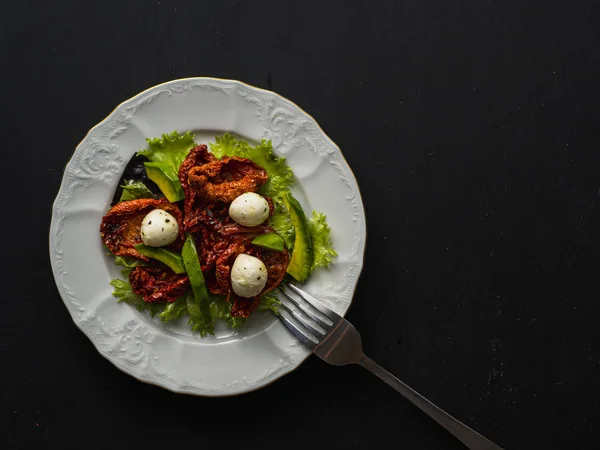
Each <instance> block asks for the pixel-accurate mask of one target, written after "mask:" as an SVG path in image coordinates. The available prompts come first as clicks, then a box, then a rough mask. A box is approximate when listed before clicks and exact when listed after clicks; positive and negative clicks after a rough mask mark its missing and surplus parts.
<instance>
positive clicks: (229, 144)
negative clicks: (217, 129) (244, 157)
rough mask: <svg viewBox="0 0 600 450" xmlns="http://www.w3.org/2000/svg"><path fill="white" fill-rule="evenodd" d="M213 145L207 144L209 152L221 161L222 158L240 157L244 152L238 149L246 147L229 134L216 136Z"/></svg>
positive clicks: (245, 143) (245, 144)
mask: <svg viewBox="0 0 600 450" xmlns="http://www.w3.org/2000/svg"><path fill="white" fill-rule="evenodd" d="M215 141H216V142H215V143H214V144H208V145H209V147H210V151H211V153H212V154H213V155H215V157H216V158H219V159H221V158H222V157H223V156H241V155H240V153H242V152H243V151H244V150H243V149H242V148H240V147H242V146H243V147H245V146H247V145H248V143H247V142H244V141H242V140H240V139H236V138H234V137H233V136H232V135H231V134H229V133H225V134H224V135H223V136H216V137H215Z"/></svg>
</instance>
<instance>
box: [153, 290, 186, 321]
mask: <svg viewBox="0 0 600 450" xmlns="http://www.w3.org/2000/svg"><path fill="white" fill-rule="evenodd" d="M185 314H187V299H186V296H185V295H184V296H183V297H179V298H178V299H177V300H175V301H174V302H173V303H169V304H168V305H167V306H165V309H164V310H163V312H161V313H160V314H159V315H158V317H160V320H162V321H163V322H169V321H171V320H176V319H179V318H180V317H182V316H184V315H185Z"/></svg>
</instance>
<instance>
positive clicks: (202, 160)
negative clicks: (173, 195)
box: [178, 145, 217, 231]
mask: <svg viewBox="0 0 600 450" xmlns="http://www.w3.org/2000/svg"><path fill="white" fill-rule="evenodd" d="M213 161H217V158H215V156H214V155H213V154H212V153H210V152H209V151H208V147H207V146H206V145H198V146H196V147H194V148H193V149H191V150H190V152H189V153H188V155H187V157H186V158H185V160H184V161H183V163H182V164H181V166H180V167H179V173H178V177H179V183H180V184H181V187H182V188H183V192H184V194H185V200H184V208H183V210H184V226H185V229H186V231H187V229H188V224H189V223H190V222H192V221H193V220H194V218H195V217H196V216H197V215H198V214H201V213H203V212H205V210H206V208H207V206H208V205H207V204H206V201H205V200H204V199H202V197H198V192H197V191H196V190H195V189H192V188H190V186H189V184H188V173H189V171H190V170H191V169H192V168H193V167H196V166H203V165H204V164H207V163H210V162H213Z"/></svg>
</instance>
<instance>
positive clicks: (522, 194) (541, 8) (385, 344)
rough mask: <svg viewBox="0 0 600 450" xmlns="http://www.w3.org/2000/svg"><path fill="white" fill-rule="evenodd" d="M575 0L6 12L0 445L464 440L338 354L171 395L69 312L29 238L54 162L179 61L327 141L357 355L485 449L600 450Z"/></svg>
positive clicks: (386, 444)
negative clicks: (138, 374)
mask: <svg viewBox="0 0 600 450" xmlns="http://www.w3.org/2000/svg"><path fill="white" fill-rule="evenodd" d="M534 3H537V4H536V5H534ZM594 3H596V4H597V2H591V1H572V2H566V1H565V2H561V1H544V2H541V1H540V2H524V1H521V0H520V1H508V0H507V1H492V0H477V1H448V0H438V1H431V0H406V1H380V2H375V1H363V2H358V1H357V2H350V1H344V2H342V1H335V2H334V1H330V2H327V1H321V2H319V1H269V2H267V1H263V2H250V1H213V2H200V1H191V0H188V1H168V0H161V1H154V2H148V1H127V2H121V1H114V0H113V1H102V2H99V1H98V2H81V1H77V2H76V1H69V2H65V1H63V2H60V1H58V2H46V1H28V0H18V1H10V2H3V5H2V7H1V11H0V81H1V86H2V90H1V92H0V97H1V100H0V130H1V133H2V137H1V141H0V142H1V143H2V157H3V163H2V167H3V170H2V172H3V173H2V179H3V186H4V189H5V192H4V195H3V201H2V203H1V204H2V206H1V208H2V209H1V210H2V213H3V214H2V222H1V223H2V225H1V226H2V233H1V234H0V244H1V248H2V250H3V254H4V257H5V260H4V262H3V268H2V271H0V281H1V283H0V286H2V291H3V295H2V302H1V303H2V313H1V314H0V337H1V339H0V357H1V361H2V362H1V363H0V366H1V367H2V368H1V370H0V389H1V391H0V448H2V449H21V448H26V449H38V448H65V449H88V448H89V449H107V448H134V447H135V448H163V447H164V448H200V446H202V448H221V447H222V446H223V445H225V446H227V447H232V448H233V447H235V448H250V447H254V446H257V445H261V447H265V448H288V449H307V448H326V447H327V448H364V447H367V446H374V447H376V448H379V447H381V448H403V449H440V448H448V449H454V448H456V449H458V448H461V447H460V445H459V444H457V443H456V442H455V441H454V440H453V439H452V438H450V437H449V436H448V435H447V434H446V433H445V432H444V431H442V430H441V429H440V428H439V427H438V426H437V425H436V424H435V423H434V422H432V421H431V420H430V419H429V418H427V417H426V416H425V415H423V414H422V413H420V412H419V411H417V410H416V409H415V408H414V407H412V406H411V405H410V404H409V403H408V402H406V401H405V400H404V399H403V398H402V397H401V396H400V395H397V394H395V393H394V392H393V391H392V390H390V389H389V388H388V387H387V386H386V385H385V384H383V383H382V382H380V381H379V380H377V379H376V378H375V377H373V376H372V375H370V374H369V373H367V372H366V371H364V370H363V369H361V368H358V367H346V368H333V367H330V366H327V365H326V364H325V363H322V362H321V361H320V360H317V359H316V358H310V359H309V360H308V361H307V362H306V363H305V364H303V365H302V366H301V367H300V368H299V369H298V370H297V371H296V372H294V373H293V374H291V375H288V376H286V377H284V378H282V379H281V380H279V381H277V382H276V383H274V384H273V385H272V386H269V387H268V388H266V389H263V390H261V391H258V392H254V393H251V394H247V395H244V396H241V397H236V398H225V399H206V398H197V397H192V396H183V395H175V394H172V393H170V392H168V391H166V390H163V389H160V388H157V387H154V386H151V385H146V384H143V383H140V382H138V381H136V380H135V379H133V378H131V377H129V376H127V375H125V374H123V373H122V372H120V371H119V370H118V369H116V368H115V367H113V366H112V365H111V364H110V363H108V362H107V361H106V360H105V359H104V358H103V357H101V356H100V355H99V354H98V353H97V352H96V351H95V350H94V348H93V346H92V344H91V343H90V342H89V340H88V339H87V338H86V337H85V336H84V335H83V333H81V332H80V331H79V330H78V329H77V327H76V326H75V325H74V324H73V323H72V321H71V318H70V316H69V314H68V313H67V310H66V308H65V307H64V306H63V304H62V300H61V299H60V297H59V295H58V293H57V290H56V288H55V285H54V280H53V278H52V274H51V271H50V266H49V257H48V251H47V246H48V244H47V242H48V241H47V239H48V238H47V236H48V231H47V230H48V226H49V222H50V213H51V202H52V201H53V199H54V196H55V194H56V191H57V189H58V186H59V182H60V179H61V176H62V169H63V167H64V164H65V162H66V161H67V159H68V158H69V156H70V155H71V152H72V151H73V149H74V148H75V146H76V145H77V144H78V143H79V141H80V140H81V139H82V138H83V136H84V135H85V134H86V132H87V131H88V130H89V128H91V127H92V126H93V125H95V124H96V123H98V122H99V121H100V120H102V119H103V118H104V117H105V116H106V115H107V114H108V113H110V112H111V111H112V109H113V108H114V107H115V106H116V105H117V104H119V103H120V102H121V101H123V100H125V99H127V98H129V97H131V96H132V95H134V94H136V93H138V92H140V91H142V90H144V89H146V88H148V87H150V86H152V85H155V84H157V83H160V82H163V81H166V80H170V79H174V78H180V77H188V76H215V77H222V78H232V79H239V80H241V81H244V82H247V83H249V84H251V85H255V86H258V87H262V88H267V87H270V88H271V89H272V90H274V91H275V92H278V93H279V94H281V95H283V96H285V97H287V98H289V99H291V100H292V101H294V102H296V103H298V104H299V105H300V106H301V107H303V108H304V109H305V110H306V111H308V112H309V113H310V114H311V115H313V116H314V117H315V118H316V120H317V121H318V122H319V124H320V125H321V126H322V128H323V129H324V130H325V132H326V133H327V134H328V135H329V136H330V137H331V138H332V139H333V140H334V141H335V142H336V143H337V144H338V145H339V146H340V148H341V149H342V150H343V152H344V155H345V156H346V158H347V160H348V163H349V164H350V166H351V167H352V169H353V170H354V173H355V175H356V178H357V179H358V182H359V184H360V186H361V189H362V196H363V201H364V203H365V208H366V214H367V220H368V233H369V242H368V246H367V250H366V259H365V268H364V272H363V275H362V278H361V280H360V283H359V286H358V290H357V293H356V297H355V301H354V304H353V306H352V308H351V309H350V311H349V314H348V317H349V319H350V320H351V321H352V322H353V323H354V324H355V325H356V326H357V328H358V329H359V330H360V331H361V333H362V336H363V340H364V346H365V350H366V351H367V353H368V354H370V355H371V356H372V357H373V359H375V360H376V361H378V362H380V363H381V364H382V365H384V366H385V367H387V368H388V369H390V370H391V371H392V372H393V373H395V374H397V375H398V376H399V377H400V378H402V379H403V380H405V381H406V382H407V383H408V384H410V385H411V386H413V387H414V388H415V389H417V390H418V391H420V392H421V393H423V394H424V395H425V396H427V397H428V398H430V399H431V400H432V401H434V402H435V403H437V404H438V405H439V406H441V407H443V408H444V409H446V410H447V411H449V412H450V413H452V414H454V415H455V416H457V417H458V418H459V419H461V420H463V421H464V422H465V423H467V424H468V425H470V426H472V427H473V428H475V429H477V430H478V431H480V432H481V433H483V434H484V435H486V436H488V437H489V438H491V439H492V440H494V441H496V442H498V443H499V444H501V445H502V446H504V447H505V448H506V449H531V448H553V449H566V448H568V449H579V448H591V447H597V444H594V443H592V442H594V441H590V444H589V445H585V443H586V442H588V440H591V439H592V438H594V437H597V435H598V432H599V431H600V429H599V425H598V421H599V419H600V410H599V404H600V401H599V400H600V399H599V395H600V365H599V360H600V346H599V343H600V331H599V330H600V326H599V319H598V315H599V313H600V306H599V305H600V298H599V297H600V289H599V287H598V284H597V280H598V278H599V274H600V264H599V261H598V258H599V250H600V249H599V247H600V237H598V234H597V233H598V231H599V230H600V228H599V226H600V205H598V204H597V203H598V201H599V200H600V178H599V176H598V174H599V169H600V167H599V165H600V151H599V150H600V133H599V132H598V129H597V127H598V123H599V120H600V86H599V79H598V77H599V76H600V72H599V69H600V64H599V59H600V58H599V54H598V51H599V48H600V46H599V40H598V32H599V31H598V19H599V18H600V16H599V12H600V11H599V10H598V6H596V5H594ZM390 210H394V211H397V212H398V215H399V217H400V219H394V220H393V219H392V218H391V216H390V215H389V213H388V212H389V211H390ZM590 446H591V447H590Z"/></svg>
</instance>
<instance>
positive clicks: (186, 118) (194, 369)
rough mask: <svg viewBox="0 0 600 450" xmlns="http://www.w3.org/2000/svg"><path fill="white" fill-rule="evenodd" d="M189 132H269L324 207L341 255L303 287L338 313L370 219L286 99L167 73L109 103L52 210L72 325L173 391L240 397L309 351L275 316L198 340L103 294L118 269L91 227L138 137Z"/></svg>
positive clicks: (305, 119) (140, 143) (55, 251)
mask: <svg viewBox="0 0 600 450" xmlns="http://www.w3.org/2000/svg"><path fill="white" fill-rule="evenodd" d="M175 129H177V130H179V131H182V132H183V131H188V130H190V131H192V132H194V133H195V134H196V142H198V143H208V142H214V137H215V135H218V134H222V133H224V132H226V131H229V132H232V133H234V134H236V135H238V136H240V137H242V138H244V139H246V140H248V141H250V142H259V141H260V140H261V139H262V138H266V139H271V140H272V142H273V147H274V149H275V151H276V153H278V154H279V155H283V156H285V157H286V158H287V160H288V163H289V165H290V166H291V168H292V169H293V171H294V174H295V175H296V177H297V179H298V183H297V184H296V186H295V188H294V189H293V192H294V195H295V196H296V197H297V198H298V199H299V200H300V202H301V203H302V206H303V208H304V210H305V211H306V212H310V211H311V210H313V209H315V210H317V211H323V212H325V213H326V215H327V218H328V222H329V225H330V226H331V229H332V240H333V242H334V246H335V249H336V250H337V252H338V254H339V256H338V258H337V260H336V262H335V264H334V265H333V266H332V268H331V269H330V270H320V271H316V272H315V273H314V274H313V275H312V276H311V278H310V279H309V282H308V283H307V285H306V289H307V291H309V292H311V293H312V294H313V295H315V296H316V297H318V298H320V299H322V300H323V301H324V302H327V303H328V304H329V306H330V307H331V308H332V309H334V310H335V311H337V312H338V313H340V314H344V313H345V312H346V310H347V309H348V307H349V306H350V302H351V300H352V295H353V293H354V288H355V286H356V282H357V280H358V276H359V274H360V271H361V268H362V261H363V252H364V247H365V238H366V224H365V215H364V210H363V204H362V200H361V198H360V193H359V190H358V186H357V184H356V180H355V178H354V176H353V175H352V172H351V171H350V168H349V167H348V164H347V163H346V161H345V160H344V158H343V156H342V153H341V152H340V150H339V148H338V147H337V146H336V145H335V144H334V143H333V142H332V141H331V140H330V139H329V138H328V137H327V136H326V135H325V133H323V131H322V130H321V128H320V127H319V126H318V124H317V123H316V122H315V120H314V119H313V118H312V117H310V116H309V115H308V114H306V113H305V112H304V111H302V110H301V109H300V108H299V107H298V106H296V105H295V104H293V103H292V102H290V101H288V100H286V99H284V98H282V97H280V96H279V95H277V94H274V93H272V92H268V91H264V90H262V89H257V88H254V87H251V86H248V85H246V84H243V83H240V82H238V81H229V80H218V79H212V78H188V79H183V80H175V81H171V82H168V83H165V84H161V85H158V86H155V87H153V88H150V89H148V90H146V91H144V92H142V93H141V94H138V95H136V96H135V97H133V98H131V99H130V100H128V101H126V102H125V103H123V104H121V105H120V106H119V107H117V109H115V110H114V111H113V112H112V113H111V114H110V116H108V118H106V119H105V120H104V121H103V122H101V123H100V124H98V125H97V126H95V127H94V128H93V129H92V130H91V131H90V132H89V133H88V135H87V136H86V137H85V139H84V140H83V141H82V142H81V144H79V146H78V147H77V149H76V150H75V153H74V154H73V157H72V158H71V160H70V161H69V163H68V164H67V167H66V169H65V173H64V177H63V180H62V184H61V186H60V190H59V192H58V196H57V197H56V200H55V202H54V208H53V211H52V223H51V226H50V258H51V261H52V269H53V271H54V277H55V279H56V285H57V286H58V290H59V292H60V294H61V296H62V298H63V300H64V302H65V305H66V306H67V308H68V310H69V312H70V313H71V316H72V317H73V320H74V321H75V323H76V324H77V326H79V328H80V329H81V330H82V331H83V332H84V333H85V334H86V335H87V336H88V337H89V338H90V339H91V340H92V342H93V343H94V345H95V346H96V348H97V349H98V351H99V352H100V353H101V354H102V355H103V356H105V357H106V358H107V359H108V360H110V361H111V362H112V363H113V364H115V365H116V366H117V367H119V368H121V369H122V370H124V371H125V372H127V373H129V374H131V375H133V376H134V377H136V378H138V379H140V380H143V381H146V382H150V383H154V384H157V385H159V386H162V387H165V388H167V389H170V390H173V391H176V392H185V393H190V394H199V395H208V396H222V395H232V394H239V393H242V392H248V391H251V390H254V389H257V388H259V387H261V386H264V385H266V384H268V383H270V382H272V381H273V380H275V379H277V378H279V377H280V376H282V375H284V374H286V373H288V372H290V371H292V370H293V369H295V368H296V367H297V366H298V365H299V364H300V363H301V362H302V361H303V360H304V359H305V358H306V357H307V356H308V355H309V354H310V352H309V351H308V350H307V349H306V348H304V347H303V346H302V345H301V344H300V343H299V342H298V341H297V340H296V339H295V338H294V337H293V336H292V335H291V334H290V333H289V332H288V331H287V329H285V328H284V326H283V325H282V324H281V323H280V322H279V321H278V320H277V319H276V318H275V316H274V315H273V314H269V313H257V314H254V315H253V316H252V317H251V319H250V320H249V321H248V323H247V325H246V326H245V327H244V328H243V329H242V330H241V331H240V332H238V333H233V332H231V331H230V330H228V329H227V328H225V327H224V326H223V327H222V328H219V329H217V332H216V336H215V337H209V338H205V339H201V338H200V337H199V336H197V335H194V334H192V333H191V332H190V331H189V328H188V327H187V324H186V323H185V320H182V321H181V322H180V323H175V324H164V323H161V322H160V321H159V320H158V319H156V318H155V319H152V318H150V316H149V315H148V314H147V313H140V312H138V311H136V310H135V309H134V308H132V307H130V306H129V305H126V304H119V303H117V302H116V300H115V298H114V297H113V296H112V295H111V292H112V287H111V286H110V285H109V282H110V280H111V279H113V278H117V277H118V276H119V269H118V268H117V266H115V264H114V258H112V257H109V256H107V255H106V254H105V251H103V247H102V244H101V241H100V235H99V231H98V229H99V226H100V221H101V218H102V216H103V215H104V214H105V213H106V211H107V210H108V208H109V206H110V201H111V199H112V196H113V193H114V191H115V188H116V184H117V182H118V180H119V178H120V176H121V173H122V171H123V169H124V168H125V165H126V163H127V162H128V161H129V159H130V158H131V156H132V155H133V154H134V153H135V152H136V151H138V150H140V149H142V148H144V147H145V145H146V142H145V138H147V137H155V136H160V135H161V134H162V133H168V132H171V131H173V130H175Z"/></svg>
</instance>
